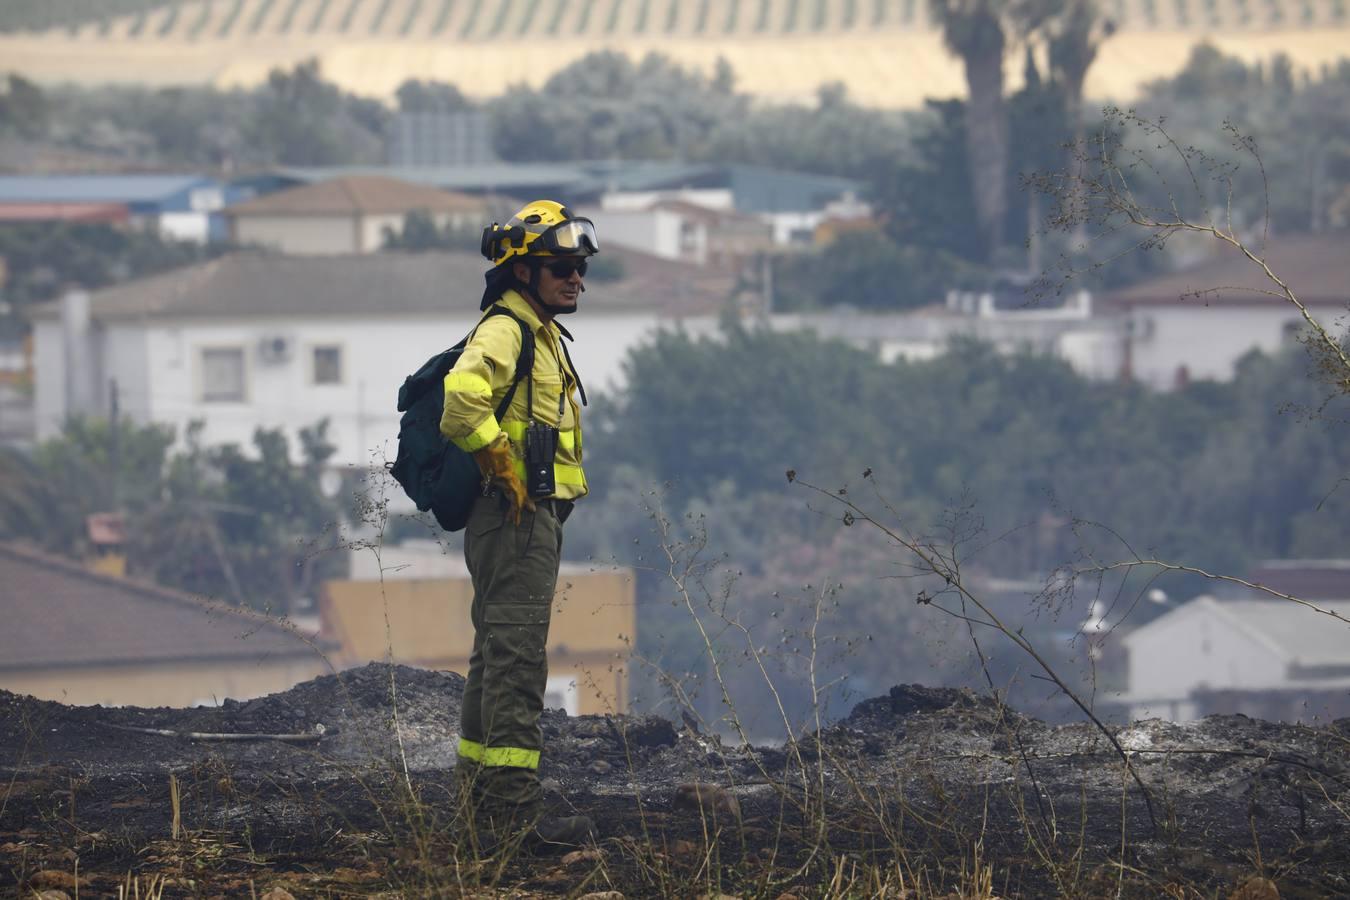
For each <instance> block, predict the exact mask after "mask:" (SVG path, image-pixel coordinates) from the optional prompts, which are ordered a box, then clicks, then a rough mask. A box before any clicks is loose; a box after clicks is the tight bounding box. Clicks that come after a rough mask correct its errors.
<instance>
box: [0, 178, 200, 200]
mask: <svg viewBox="0 0 1350 900" xmlns="http://www.w3.org/2000/svg"><path fill="white" fill-rule="evenodd" d="M216 183H217V182H216V181H215V180H214V179H212V178H208V177H206V176H204V175H3V176H0V203H154V202H156V201H159V200H163V199H165V198H168V197H172V196H174V195H175V194H179V193H182V192H183V191H186V190H189V189H191V188H194V187H197V186H199V185H206V184H212V185H214V184H216Z"/></svg>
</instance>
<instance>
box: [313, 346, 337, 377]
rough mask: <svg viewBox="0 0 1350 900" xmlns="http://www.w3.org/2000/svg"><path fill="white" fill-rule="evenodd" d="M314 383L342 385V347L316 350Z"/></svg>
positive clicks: (318, 348) (316, 348) (317, 348)
mask: <svg viewBox="0 0 1350 900" xmlns="http://www.w3.org/2000/svg"><path fill="white" fill-rule="evenodd" d="M314 383H315V384H341V383H342V348H341V347H315V348H314Z"/></svg>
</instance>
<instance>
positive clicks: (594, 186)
mask: <svg viewBox="0 0 1350 900" xmlns="http://www.w3.org/2000/svg"><path fill="white" fill-rule="evenodd" d="M350 175H383V176H386V177H396V178H400V179H402V180H404V181H410V182H415V183H417V184H429V185H434V186H436V187H439V188H441V189H443V190H451V191H463V192H465V193H471V194H508V195H511V196H514V197H520V198H522V199H533V198H534V197H544V196H554V197H556V198H558V199H561V200H563V201H565V202H569V203H578V202H585V201H590V200H595V199H597V198H599V197H600V196H601V195H602V194H606V193H611V192H615V191H630V192H642V191H672V190H681V189H685V188H722V189H726V190H730V191H731V193H732V195H733V196H734V197H735V202H736V208H737V209H738V210H739V211H741V212H748V213H770V212H800V211H805V210H814V209H819V208H821V207H823V206H824V205H825V204H826V203H829V202H830V201H832V200H836V199H838V198H839V197H841V196H843V195H845V194H848V193H850V192H853V193H856V192H858V191H859V190H861V186H860V184H859V183H858V182H856V181H854V180H852V179H849V178H838V177H835V176H833V175H816V174H812V173H809V172H793V171H789V170H786V169H773V168H769V167H767V166H752V165H741V164H725V163H686V162H679V161H672V160H577V161H571V162H561V163H510V162H500V163H484V164H479V165H468V166H431V167H426V166H410V167H402V166H399V167H393V166H387V167H385V166H338V167H311V168H278V169H272V170H269V171H267V172H261V173H254V174H252V175H247V176H241V177H240V178H238V179H236V180H235V184H250V183H252V184H258V183H262V182H265V181H268V180H271V181H282V182H290V183H294V184H301V183H313V182H317V181H322V180H324V179H329V178H340V177H344V176H350Z"/></svg>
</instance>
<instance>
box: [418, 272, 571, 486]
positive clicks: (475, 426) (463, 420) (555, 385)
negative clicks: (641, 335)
mask: <svg viewBox="0 0 1350 900" xmlns="http://www.w3.org/2000/svg"><path fill="white" fill-rule="evenodd" d="M497 302H498V303H499V304H500V305H501V306H504V307H506V308H507V309H509V310H510V311H511V312H513V313H515V314H516V316H517V317H518V318H520V320H521V321H523V322H524V323H525V324H526V326H528V327H529V329H530V331H531V332H533V334H534V408H533V409H532V410H531V409H529V408H528V404H529V385H528V384H527V383H526V381H525V380H523V379H522V380H521V382H520V386H519V387H517V388H516V393H515V396H513V397H512V398H511V405H510V406H509V407H507V409H506V414H505V417H504V418H503V420H502V421H501V422H498V421H497V416H496V409H497V405H498V404H499V403H501V402H502V398H503V397H505V396H506V392H507V390H508V389H509V388H510V387H511V380H512V378H513V376H514V375H515V366H516V357H517V356H518V355H519V354H520V326H519V325H517V324H516V323H515V322H513V321H511V319H510V318H508V317H506V316H492V317H490V318H487V319H484V320H483V321H482V322H480V323H479V325H478V329H477V331H475V332H474V335H473V337H472V338H471V339H470V340H469V343H468V345H467V346H466V347H465V348H464V352H463V353H462V354H461V355H460V357H459V361H458V362H457V363H455V367H454V368H453V369H451V370H450V372H449V373H448V374H446V376H445V407H444V409H443V410H442V412H441V434H443V435H445V437H446V438H447V439H448V440H450V441H452V442H454V444H455V445H456V446H458V447H460V448H461V449H464V450H467V451H468V452H470V453H473V452H474V451H476V450H481V449H482V448H483V447H486V446H487V445H488V444H490V443H492V442H493V441H494V440H496V438H497V435H498V434H499V433H500V432H502V431H505V432H506V436H507V437H508V438H510V440H511V454H512V456H514V457H515V461H516V474H517V475H518V476H519V477H520V478H521V480H522V481H523V480H524V479H525V460H524V456H523V454H524V447H523V441H524V436H525V426H526V424H527V423H528V422H529V421H530V419H532V418H533V419H534V420H535V421H537V422H542V423H543V424H545V425H552V426H553V427H554V428H557V429H558V453H557V456H555V457H554V462H553V474H554V477H555V479H556V483H557V491H556V492H555V493H554V495H553V496H555V497H557V498H559V499H562V500H574V499H576V498H578V497H582V496H585V494H586V490H587V489H586V474H585V473H584V472H583V471H582V469H581V408H580V406H578V404H577V399H576V392H577V377H576V373H575V372H573V371H572V370H571V367H569V366H568V365H567V364H566V362H565V361H564V360H565V357H564V356H563V350H562V335H561V334H559V332H558V326H557V325H555V324H553V323H552V322H549V323H548V324H547V325H545V324H544V323H542V322H541V321H539V316H538V315H537V314H536V313H535V311H534V309H533V308H532V307H531V306H530V304H529V303H527V302H526V301H525V298H524V297H522V296H521V295H520V294H519V293H517V292H516V291H507V292H506V293H505V294H503V295H502V298H501V300H499V301H497ZM560 406H561V407H562V412H561V414H560V413H559V411H558V410H559V407H560Z"/></svg>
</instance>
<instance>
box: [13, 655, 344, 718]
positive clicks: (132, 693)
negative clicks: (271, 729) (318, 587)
mask: <svg viewBox="0 0 1350 900" xmlns="http://www.w3.org/2000/svg"><path fill="white" fill-rule="evenodd" d="M328 671H329V668H328V666H327V665H326V664H325V663H324V661H323V660H322V659H321V658H319V656H318V655H317V654H316V655H315V656H314V658H313V659H308V660H307V659H305V658H303V657H300V658H297V659H293V660H288V661H268V662H265V663H252V662H248V661H247V660H232V661H228V662H210V663H164V664H149V665H119V666H88V667H85V666H79V667H70V668H65V669H62V668H52V669H40V670H30V671H25V672H0V688H4V689H5V690H7V691H13V692H14V693H17V694H30V695H32V696H34V697H37V698H39V699H42V700H55V701H56V702H58V703H65V704H68V705H72V706H92V705H94V704H102V705H104V706H176V707H183V706H192V705H194V704H198V703H209V704H214V703H216V702H218V701H220V700H224V699H225V698H226V697H230V698H233V699H235V700H249V699H252V698H253V697H261V696H264V695H266V694H272V693H276V692H277V691H284V690H286V689H287V688H290V687H292V686H294V685H295V684H298V683H299V682H301V681H308V680H309V679H311V678H314V677H315V676H318V675H323V674H325V673H327V672H328Z"/></svg>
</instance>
